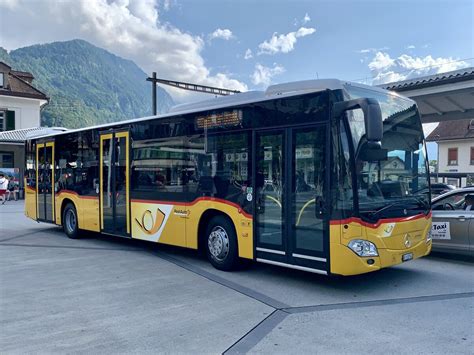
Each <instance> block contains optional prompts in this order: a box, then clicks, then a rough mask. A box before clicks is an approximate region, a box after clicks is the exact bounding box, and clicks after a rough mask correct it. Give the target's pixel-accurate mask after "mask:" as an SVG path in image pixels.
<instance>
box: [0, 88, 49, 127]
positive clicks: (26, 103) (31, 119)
mask: <svg viewBox="0 0 474 355" xmlns="http://www.w3.org/2000/svg"><path fill="white" fill-rule="evenodd" d="M40 103H41V100H38V99H28V98H21V97H10V96H3V95H0V110H9V111H15V129H21V128H31V127H39V126H40Z"/></svg>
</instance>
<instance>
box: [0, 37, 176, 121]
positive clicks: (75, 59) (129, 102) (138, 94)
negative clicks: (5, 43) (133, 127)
mask: <svg viewBox="0 0 474 355" xmlns="http://www.w3.org/2000/svg"><path fill="white" fill-rule="evenodd" d="M0 61H3V62H6V63H7V64H8V65H10V66H11V67H12V69H14V70H21V71H28V72H31V73H32V74H33V76H34V77H35V80H34V81H33V85H34V86H35V87H37V88H38V89H40V90H41V91H43V92H44V93H45V94H46V95H47V96H49V97H50V98H51V101H50V103H49V105H47V106H46V108H45V109H44V110H43V111H42V117H41V119H42V125H45V126H61V127H67V128H78V127H85V126H91V125H95V124H100V123H105V122H113V121H119V120H123V119H128V118H134V117H141V116H147V115H151V113H152V112H151V84H150V83H149V82H147V81H145V79H146V77H147V75H146V74H145V73H144V72H143V70H141V69H140V68H139V67H138V66H137V65H136V64H135V63H134V62H132V61H130V60H125V59H123V58H120V57H118V56H116V55H114V54H112V53H110V52H107V51H106V50H104V49H101V48H98V47H96V46H93V45H92V44H90V43H88V42H86V41H83V40H72V41H67V42H54V43H49V44H42V45H33V46H29V47H24V48H19V49H16V50H13V51H11V52H10V53H7V51H5V50H4V49H3V48H1V47H0ZM157 91H158V110H159V112H167V111H168V110H169V108H170V107H171V106H172V105H173V100H172V99H171V96H170V95H169V94H168V93H167V92H166V91H165V90H163V89H162V88H160V87H158V90H157Z"/></svg>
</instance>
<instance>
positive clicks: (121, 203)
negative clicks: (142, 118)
mask: <svg viewBox="0 0 474 355" xmlns="http://www.w3.org/2000/svg"><path fill="white" fill-rule="evenodd" d="M129 156H130V145H129V132H124V131H121V132H118V131H114V132H107V133H101V135H100V194H99V196H100V197H99V198H100V226H101V228H100V229H101V231H102V232H104V233H107V234H113V235H118V236H123V237H129V236H130V183H129V182H130V159H129Z"/></svg>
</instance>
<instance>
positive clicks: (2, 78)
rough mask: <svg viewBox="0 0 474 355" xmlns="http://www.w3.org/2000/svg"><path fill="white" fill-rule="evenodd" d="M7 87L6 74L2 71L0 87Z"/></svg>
mask: <svg viewBox="0 0 474 355" xmlns="http://www.w3.org/2000/svg"><path fill="white" fill-rule="evenodd" d="M4 87H5V74H3V73H0V89H3V88H4Z"/></svg>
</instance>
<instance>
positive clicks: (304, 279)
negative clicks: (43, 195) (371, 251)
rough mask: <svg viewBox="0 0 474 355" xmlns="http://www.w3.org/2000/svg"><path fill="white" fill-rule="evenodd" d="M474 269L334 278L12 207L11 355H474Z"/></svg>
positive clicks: (0, 262) (6, 300) (410, 267)
mask: <svg viewBox="0 0 474 355" xmlns="http://www.w3.org/2000/svg"><path fill="white" fill-rule="evenodd" d="M473 271H474V264H473V263H471V262H468V261H459V260H456V259H453V258H451V259H449V258H440V257H431V256H430V257H428V258H424V259H420V260H415V261H413V262H409V263H406V264H403V265H400V266H397V267H394V268H390V269H386V270H382V271H380V272H377V273H373V274H367V275H361V276H357V277H351V278H341V279H329V278H326V277H321V276H317V275H313V274H309V273H304V272H298V271H295V270H288V269H282V268H278V267H272V266H267V265H260V264H253V265H250V266H248V267H245V268H243V269H242V270H239V271H237V272H232V273H225V272H221V271H218V270H216V269H214V268H212V266H210V265H209V264H208V263H207V261H206V260H205V259H202V258H201V257H200V256H199V255H197V254H196V253H195V252H194V251H187V250H183V249H179V248H172V247H167V246H162V245H155V244H148V243H144V242H139V241H133V240H125V239H114V238H111V237H104V236H98V235H95V234H92V235H90V236H88V237H86V238H84V239H80V240H70V239H68V238H66V237H65V235H64V234H63V233H62V231H61V229H60V228H58V227H55V226H51V225H47V224H38V223H36V222H34V221H30V220H28V219H27V218H26V217H24V216H23V206H22V203H21V202H20V201H19V202H10V203H7V204H6V205H4V206H0V349H1V351H2V352H3V353H25V352H40V353H50V352H61V353H64V352H67V353H85V352H88V353H90V352H92V353H97V352H103V353H130V352H134V353H157V352H160V353H177V352H179V353H222V352H227V353H244V352H251V353H290V352H291V353H381V352H388V353H393V352H416V353H420V352H421V353H440V354H441V353H443V354H446V353H461V354H462V353H465V354H468V353H470V352H471V351H472V349H473V348H474V309H473V306H474V272H473Z"/></svg>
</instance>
